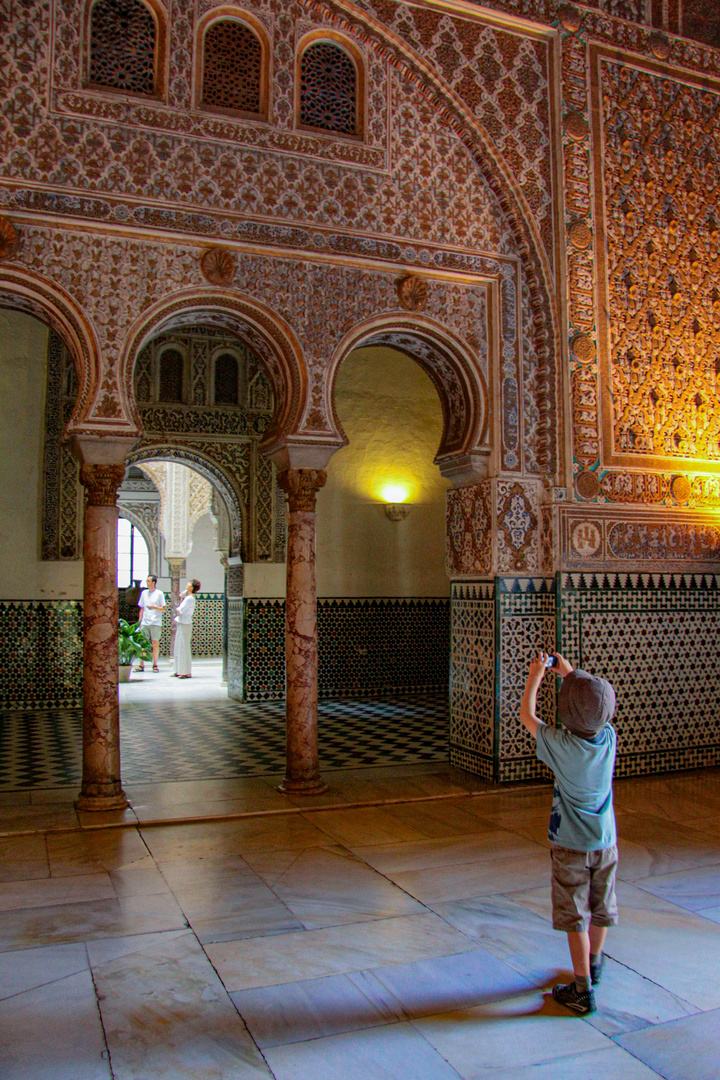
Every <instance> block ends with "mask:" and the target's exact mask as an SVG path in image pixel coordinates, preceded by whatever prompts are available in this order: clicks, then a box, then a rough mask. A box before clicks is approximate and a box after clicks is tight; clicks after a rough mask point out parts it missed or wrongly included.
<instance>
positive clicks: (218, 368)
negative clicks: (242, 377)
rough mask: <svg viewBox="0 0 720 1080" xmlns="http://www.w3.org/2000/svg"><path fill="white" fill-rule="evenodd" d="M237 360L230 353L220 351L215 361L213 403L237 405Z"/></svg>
mask: <svg viewBox="0 0 720 1080" xmlns="http://www.w3.org/2000/svg"><path fill="white" fill-rule="evenodd" d="M238 403H239V392H238V362H237V358H236V357H234V356H233V355H232V353H220V355H219V356H218V358H217V360H216V361H215V404H216V405H237V404H238Z"/></svg>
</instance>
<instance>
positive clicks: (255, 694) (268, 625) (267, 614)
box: [228, 600, 285, 701]
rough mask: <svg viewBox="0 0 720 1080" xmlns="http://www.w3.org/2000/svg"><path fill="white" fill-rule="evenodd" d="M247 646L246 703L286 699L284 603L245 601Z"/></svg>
mask: <svg viewBox="0 0 720 1080" xmlns="http://www.w3.org/2000/svg"><path fill="white" fill-rule="evenodd" d="M241 602H242V601H241ZM243 643H244V650H243V652H244V668H245V686H244V698H245V700H246V701H272V700H277V699H278V698H282V697H284V696H285V601H284V600H246V601H245V611H244V625H243ZM228 665H229V657H228Z"/></svg>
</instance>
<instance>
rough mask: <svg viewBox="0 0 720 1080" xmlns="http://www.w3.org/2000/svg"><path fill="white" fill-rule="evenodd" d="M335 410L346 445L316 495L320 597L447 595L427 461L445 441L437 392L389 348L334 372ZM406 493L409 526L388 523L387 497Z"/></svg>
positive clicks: (437, 480)
mask: <svg viewBox="0 0 720 1080" xmlns="http://www.w3.org/2000/svg"><path fill="white" fill-rule="evenodd" d="M335 404H336V409H337V413H338V417H339V419H340V422H341V424H342V425H343V428H344V431H345V434H346V435H347V438H348V440H349V444H348V446H346V447H345V448H344V449H342V450H338V451H337V452H336V453H335V454H334V456H333V457H332V458H331V459H330V463H329V465H328V469H327V473H328V478H327V484H326V486H325V487H324V488H323V489H322V490H321V492H320V493H319V495H318V516H317V555H318V558H317V573H318V595H320V596H336V597H340V596H447V591H448V579H447V576H446V574H445V491H446V488H447V486H448V485H447V482H446V481H445V480H443V478H442V477H441V475H440V472H439V470H438V468H437V466H436V465H433V458H434V456H435V453H436V452H437V448H438V445H439V443H440V438H441V435H442V411H441V408H440V401H439V399H438V395H437V391H436V390H435V388H434V386H433V384H432V383H431V382H430V379H429V378H428V376H427V375H425V373H424V372H423V371H422V369H421V368H420V367H419V366H418V364H416V363H415V361H413V360H410V359H409V358H408V357H407V356H405V355H404V354H403V353H400V352H397V351H395V350H393V349H388V348H367V349H358V350H356V351H355V352H354V353H352V354H351V355H350V356H349V357H348V358H347V360H346V361H345V362H344V363H343V365H342V367H341V368H340V370H339V372H338V376H337V380H336V384H335ZM388 485H396V486H399V487H401V488H403V489H404V490H405V492H406V493H407V501H408V502H409V503H410V504H411V509H410V513H409V514H408V516H407V518H405V519H404V520H400V521H390V520H389V519H388V517H387V516H386V514H385V512H384V510H383V506H382V502H383V498H384V489H385V488H386V487H387V486H388Z"/></svg>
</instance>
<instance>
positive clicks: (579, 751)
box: [537, 724, 617, 851]
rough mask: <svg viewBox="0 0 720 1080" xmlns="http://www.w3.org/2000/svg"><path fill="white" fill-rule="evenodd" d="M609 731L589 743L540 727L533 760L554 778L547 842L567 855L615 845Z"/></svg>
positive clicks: (612, 744) (612, 749)
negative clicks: (561, 849) (547, 769)
mask: <svg viewBox="0 0 720 1080" xmlns="http://www.w3.org/2000/svg"><path fill="white" fill-rule="evenodd" d="M615 745H616V737H615V729H614V728H613V727H611V725H610V724H606V725H605V727H604V728H603V729H602V731H600V732H598V734H597V735H595V737H594V738H592V739H581V738H579V737H578V736H577V735H573V734H572V732H570V731H567V730H566V729H564V728H563V729H559V728H554V727H548V726H547V725H546V724H540V726H539V727H538V729H537V756H538V758H539V759H540V761H544V762H545V764H546V765H549V766H550V768H551V769H552V771H553V772H554V773H555V791H554V793H553V804H552V810H551V811H550V825H549V828H548V840H550V842H551V843H553V844H558V845H559V846H560V847H566V848H572V849H573V851H600V850H601V849H602V848H607V847H612V845H613V844H616V843H617V832H616V831H615V812H614V810H613V801H612V778H613V769H614V768H615Z"/></svg>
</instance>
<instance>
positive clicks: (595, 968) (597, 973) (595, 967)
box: [590, 953, 605, 986]
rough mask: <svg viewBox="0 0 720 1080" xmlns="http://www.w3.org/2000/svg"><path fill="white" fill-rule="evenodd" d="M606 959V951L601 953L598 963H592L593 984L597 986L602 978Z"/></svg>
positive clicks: (591, 975) (591, 976)
mask: <svg viewBox="0 0 720 1080" xmlns="http://www.w3.org/2000/svg"><path fill="white" fill-rule="evenodd" d="M604 959H605V953H600V956H599V957H598V961H597V963H596V964H593V963H592V962H591V963H590V978H591V979H592V984H593V986H597V985H598V983H599V982H600V980H601V978H602V969H603V960H604Z"/></svg>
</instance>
